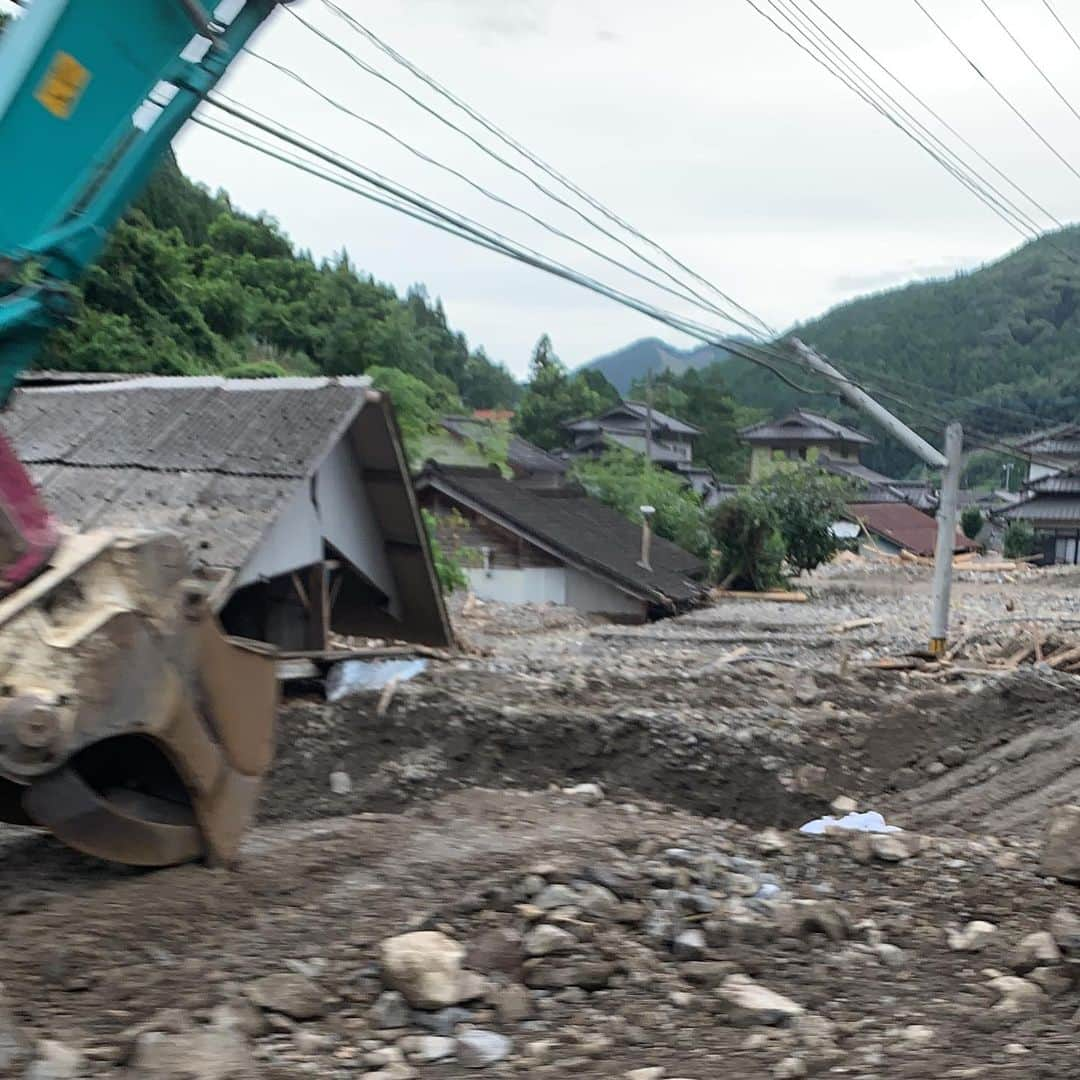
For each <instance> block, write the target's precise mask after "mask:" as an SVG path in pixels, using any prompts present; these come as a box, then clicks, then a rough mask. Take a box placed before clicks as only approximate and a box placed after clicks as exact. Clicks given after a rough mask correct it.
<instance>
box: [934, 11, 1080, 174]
mask: <svg viewBox="0 0 1080 1080" xmlns="http://www.w3.org/2000/svg"><path fill="white" fill-rule="evenodd" d="M913 3H914V4H915V6H916V7H917V8H918V9H919V10H920V11H921V12H922V13H923V14H924V15H925V16H926V17H927V18H928V19H929V20H930V22H931V23H933V25H934V26H935V27H936V28H937V30H938V32H939V33H940V34H941V36H942V37H943V38H944V39H945V40H946V41H947V42H948V43H949V44H950V45H951V46H952V47H953V48H954V49H955V50H956V52H957V53H958V54H959V55H960V56H961V58H962V59H963V60H964V61H965V62H966V63H967V64H968V65H969V66H970V68H971V70H972V71H974V72H975V74H976V75H978V76H979V78H980V79H982V81H983V82H984V83H986V85H987V86H989V87H990V89H991V90H993V92H994V94H995V95H996V96H997V97H998V98H999V99H1000V100H1001V101H1002V102H1003V103H1004V104H1005V105H1006V106H1008V108H1009V110H1010V111H1011V112H1012V113H1013V115H1015V116H1016V117H1017V119H1018V120H1020V122H1021V123H1022V124H1023V125H1024V127H1026V128H1027V129H1028V131H1030V132H1031V133H1032V134H1033V135H1034V136H1035V137H1036V138H1037V139H1038V140H1039V142H1041V143H1042V144H1043V146H1045V147H1046V149H1047V150H1049V151H1050V153H1052V154H1053V155H1054V157H1056V158H1057V159H1058V161H1060V162H1061V164H1062V165H1064V166H1065V168H1066V169H1068V170H1069V172H1071V173H1072V174H1073V176H1075V177H1076V178H1077V180H1080V171H1078V170H1077V168H1076V166H1074V165H1073V164H1072V162H1071V161H1069V159H1068V158H1067V157H1065V155H1064V154H1062V153H1061V151H1060V150H1058V148H1057V147H1056V146H1054V144H1053V143H1052V142H1050V140H1049V139H1048V138H1047V137H1046V136H1045V135H1044V134H1043V133H1042V132H1041V131H1040V130H1039V129H1038V128H1037V127H1036V126H1035V125H1034V124H1033V123H1032V122H1031V121H1030V120H1029V119H1028V118H1027V117H1026V116H1025V115H1024V114H1023V113H1022V112H1021V111H1020V109H1019V108H1017V106H1016V105H1014V104H1013V103H1012V101H1011V100H1010V99H1009V98H1008V97H1007V96H1006V95H1005V93H1004V92H1003V91H1002V90H1001V89H1000V88H999V87H998V85H997V83H995V82H994V81H993V80H992V79H991V78H990V77H989V76H988V75H987V74H986V73H985V72H984V71H983V70H982V68H980V67H979V65H978V64H976V63H975V61H974V60H972V59H971V57H970V56H968V54H967V53H966V52H964V50H963V48H962V47H961V46H960V44H959V43H958V42H957V41H956V39H955V38H954V37H953V36H952V35H951V34H950V33H949V32H948V30H946V29H945V27H944V26H942V25H941V23H940V22H938V20H937V19H935V18H934V16H933V15H932V14H931V13H930V11H929V10H928V9H927V8H926V6H925V5H924V4H923V2H922V0H913Z"/></svg>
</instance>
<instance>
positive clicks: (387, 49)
mask: <svg viewBox="0 0 1080 1080" xmlns="http://www.w3.org/2000/svg"><path fill="white" fill-rule="evenodd" d="M323 4H324V5H325V6H326V7H327V8H328V9H329V10H330V11H332V12H333V13H334V14H335V15H337V16H338V17H339V18H340V19H342V20H344V21H345V22H346V23H347V24H348V25H349V26H351V27H352V28H353V29H354V30H355V31H356V32H357V33H359V34H361V35H362V36H363V37H365V38H366V39H367V40H368V41H370V42H371V44H373V45H374V46H375V47H376V48H377V49H379V50H380V51H381V52H383V53H384V54H385V55H386V56H388V57H389V58H390V59H392V60H393V61H394V62H395V63H397V64H400V65H401V66H402V67H404V68H405V69H406V70H407V71H409V72H410V73H411V74H412V75H413V76H415V77H416V78H417V79H419V80H420V81H421V82H423V83H425V84H426V85H427V86H429V87H430V88H431V89H432V90H434V91H435V92H436V93H437V94H439V95H440V96H441V97H443V98H445V99H446V100H447V101H449V102H450V103H451V104H452V105H454V107H455V108H457V109H460V110H461V111H462V112H464V113H465V114H466V115H467V116H469V117H470V118H471V119H472V120H474V121H475V122H476V123H478V124H479V125H480V126H481V127H483V128H484V129H485V130H486V131H488V132H489V133H490V134H492V135H494V136H495V137H496V138H497V139H499V140H500V141H501V142H502V143H503V144H504V145H506V146H508V147H510V148H511V149H512V150H514V151H516V152H517V153H518V154H520V155H521V156H522V157H524V158H525V159H526V160H527V161H529V162H531V163H532V164H533V165H534V166H536V168H538V169H540V170H541V171H542V172H543V173H545V174H546V175H547V176H549V177H550V178H551V179H552V180H554V181H555V182H556V183H558V184H559V185H561V186H562V187H563V188H565V189H566V190H567V191H570V192H571V193H572V194H574V195H576V196H577V197H578V198H579V199H582V200H583V201H584V202H586V203H588V205H589V206H591V207H592V208H593V209H594V210H596V211H598V212H599V213H600V214H602V215H603V216H604V217H606V218H607V219H608V220H609V221H611V222H612V223H613V224H615V225H618V226H619V227H620V228H622V229H625V230H626V231H627V232H628V233H630V234H631V235H632V236H634V237H636V238H637V239H638V240H641V241H642V242H643V243H645V244H647V245H648V246H649V247H651V248H652V249H653V250H654V251H656V252H658V253H659V254H661V255H663V256H664V257H665V258H666V259H668V260H669V261H670V262H671V263H672V264H673V265H675V266H677V267H678V268H679V269H680V270H682V271H683V272H684V273H687V274H689V275H690V276H691V277H692V278H694V279H695V280H696V281H698V282H699V283H700V284H702V285H704V286H705V287H706V288H707V289H710V290H712V291H713V292H715V293H716V294H717V295H718V296H720V297H722V298H723V299H724V300H725V301H726V302H727V303H729V304H732V305H733V306H734V307H736V308H738V309H739V310H740V311H742V312H743V314H745V315H747V316H749V317H750V318H752V319H753V320H754V321H755V322H759V323H760V324H761V326H762V328H763V329H764V330H765V331H766V332H767V333H768V334H769V335H770V336H772V337H776V336H777V333H776V331H775V330H774V329H773V328H772V327H770V326H769V325H768V324H767V323H765V322H764V321H762V320H761V319H760V318H759V317H758V316H757V315H755V314H754V313H753V312H752V311H750V310H748V309H747V308H745V307H743V306H742V305H741V304H740V303H738V301H736V300H735V299H734V298H733V297H731V296H729V295H728V294H727V293H726V292H724V291H723V290H722V289H720V288H718V287H717V286H716V285H715V284H714V283H713V282H711V281H709V280H708V279H707V278H705V277H703V276H702V275H701V274H700V273H698V272H697V271H696V270H694V269H693V268H692V267H690V266H688V265H687V264H686V263H684V262H682V261H681V260H680V259H679V258H678V257H677V256H675V255H673V254H672V253H671V251H669V250H668V249H667V248H666V247H664V246H663V245H661V244H659V243H658V242H657V241H655V240H653V239H651V238H650V237H649V236H647V235H646V234H645V233H643V232H641V231H640V230H639V229H637V228H636V227H635V226H634V225H632V224H631V223H630V222H628V221H626V220H625V219H624V218H622V217H620V216H619V215H618V214H616V213H615V211H613V210H611V209H610V208H608V207H607V206H605V205H604V204H603V203H602V202H600V200H598V199H596V198H595V197H594V196H592V195H590V194H589V192H587V191H585V190H584V189H583V188H581V187H580V186H579V185H578V184H576V183H574V181H573V180H571V179H569V178H568V177H567V176H566V175H565V174H563V173H561V172H559V171H558V170H557V169H555V168H554V166H552V165H549V164H548V163H547V162H546V161H544V159H543V158H541V157H540V156H539V155H537V154H535V153H534V152H533V151H531V150H530V149H529V148H528V147H527V146H524V145H523V144H522V143H521V142H520V141H518V140H517V139H515V138H514V137H513V136H512V135H509V134H508V133H507V132H506V131H504V130H503V129H502V128H500V127H498V126H497V125H496V124H495V123H493V122H492V121H491V120H489V119H487V117H485V116H484V115H483V114H482V113H480V112H479V111H478V110H477V109H475V108H474V107H473V106H471V105H469V104H468V103H467V102H465V101H463V100H462V99H461V98H460V97H458V96H457V95H456V94H454V93H453V92H452V91H450V90H448V89H447V88H446V87H445V86H443V85H442V84H440V83H439V82H438V81H437V80H436V79H435V78H434V77H433V76H431V75H429V74H428V73H427V72H425V71H424V70H423V69H421V68H420V67H418V66H417V65H416V64H414V63H413V62H412V61H411V60H409V59H408V58H407V57H405V56H403V55H402V54H401V53H400V52H398V51H397V50H396V49H395V48H393V46H391V45H390V44H388V43H387V42H386V41H384V40H383V39H382V38H380V37H379V36H378V35H377V34H376V33H375V32H374V31H373V30H371V29H369V28H368V27H367V26H365V25H364V24H363V23H361V22H360V21H359V20H358V19H356V18H355V16H353V15H351V14H350V13H349V12H347V11H345V10H344V9H342V8H341V7H339V6H338V5H337V4H335V3H333V2H332V0H323Z"/></svg>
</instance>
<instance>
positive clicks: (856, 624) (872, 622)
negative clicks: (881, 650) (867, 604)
mask: <svg viewBox="0 0 1080 1080" xmlns="http://www.w3.org/2000/svg"><path fill="white" fill-rule="evenodd" d="M884 621H885V620H884V619H880V618H870V619H849V620H848V621H847V622H842V623H838V624H837V625H836V626H833V627H830V629H831V630H832V632H833V633H834V634H847V633H849V632H850V631H852V630H863V629H865V628H866V627H868V626H880V625H881V623H883V622H884Z"/></svg>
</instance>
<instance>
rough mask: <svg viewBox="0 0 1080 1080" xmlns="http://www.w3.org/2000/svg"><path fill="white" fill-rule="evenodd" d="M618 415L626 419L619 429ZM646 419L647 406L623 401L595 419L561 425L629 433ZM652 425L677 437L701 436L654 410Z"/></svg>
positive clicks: (569, 429) (688, 427) (671, 417)
mask: <svg viewBox="0 0 1080 1080" xmlns="http://www.w3.org/2000/svg"><path fill="white" fill-rule="evenodd" d="M620 414H622V415H623V416H625V417H626V420H624V422H623V426H622V427H621V428H620V425H619V423H618V420H617V418H618V416H619V415H620ZM648 418H649V406H648V405H647V404H645V403H644V402H641V401H624V402H622V403H620V404H619V405H615V406H614V407H613V408H610V409H608V411H607V412H605V413H601V414H600V415H599V416H597V417H596V418H591V417H583V418H582V419H580V420H571V421H569V422H567V423H565V424H563V427H564V428H566V429H567V430H568V431H583V432H584V431H597V430H599V429H600V428H612V429H620V430H624V431H626V432H627V433H629V432H631V431H632V432H638V431H640V430H641V428H642V426H643V425H644V424H647V423H648ZM605 421H608V422H605ZM635 421H637V422H635ZM652 423H653V427H654V428H655V429H656V430H657V431H663V430H665V429H666V430H667V431H673V432H675V433H676V434H679V435H700V434H701V428H696V427H694V426H693V425H692V424H687V423H685V422H684V421H682V420H679V419H677V418H676V417H674V416H668V414H667V413H663V412H661V411H660V410H659V409H655V408H654V409H653V410H652Z"/></svg>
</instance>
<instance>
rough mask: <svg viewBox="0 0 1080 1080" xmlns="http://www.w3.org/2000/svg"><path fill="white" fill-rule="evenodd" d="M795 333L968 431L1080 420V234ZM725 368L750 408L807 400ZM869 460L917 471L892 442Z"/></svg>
mask: <svg viewBox="0 0 1080 1080" xmlns="http://www.w3.org/2000/svg"><path fill="white" fill-rule="evenodd" d="M793 332H794V333H797V334H798V335H799V336H800V337H802V338H803V340H805V341H806V342H808V343H809V344H811V345H814V346H815V347H817V348H818V349H820V350H821V351H822V352H824V353H826V354H827V355H829V356H830V357H831V358H832V359H834V360H835V361H836V362H837V364H839V365H840V366H841V367H845V368H846V370H848V371H850V373H851V374H852V376H853V377H854V378H856V379H858V378H859V377H860V376H863V377H867V378H870V379H871V380H873V379H874V378H875V375H883V376H885V377H887V378H888V379H889V380H893V381H889V382H884V381H883V382H882V384H881V385H883V386H885V387H886V388H887V389H890V390H893V391H894V392H896V393H897V394H899V395H900V396H902V397H906V398H909V399H911V400H913V401H917V402H918V403H920V404H923V405H927V404H928V405H930V406H932V407H933V408H934V409H935V411H938V412H942V413H948V414H949V415H954V414H955V415H956V416H957V417H958V418H959V419H960V420H961V421H963V422H964V423H965V424H966V425H968V426H969V427H973V428H979V429H981V430H983V431H986V432H992V433H994V434H1006V433H1010V432H1019V431H1024V430H1028V429H1030V428H1032V427H1034V426H1036V425H1037V421H1036V419H1035V417H1038V418H1042V419H1045V422H1046V423H1047V424H1049V423H1052V422H1054V421H1057V420H1065V419H1074V418H1075V417H1076V415H1077V411H1078V409H1080V229H1077V228H1071V229H1067V230H1065V231H1063V232H1059V233H1057V234H1055V235H1053V236H1049V237H1046V238H1044V239H1041V240H1037V241H1034V242H1032V243H1030V244H1028V245H1026V246H1025V247H1023V248H1021V249H1020V250H1019V251H1016V252H1014V253H1013V254H1011V255H1009V256H1007V257H1006V258H1004V259H1002V260H1001V261H1000V262H997V263H994V264H992V265H990V266H987V267H984V268H982V269H980V270H977V271H975V272H973V273H970V274H964V275H959V276H957V277H954V278H952V279H949V280H943V281H931V282H923V283H919V284H916V285H909V286H907V287H906V288H903V289H897V290H895V291H892V292H888V293H882V294H878V295H874V296H868V297H864V298H862V299H859V300H855V301H852V302H851V303H848V304H844V305H842V306H840V307H838V308H835V309H834V310H832V311H830V312H828V313H827V314H825V315H824V316H822V317H821V318H819V319H816V320H814V321H813V322H810V323H807V324H805V325H803V326H800V327H797V328H796V329H795V330H794V331H793ZM867 372H869V373H870V374H869V375H867ZM724 373H725V377H726V379H727V381H728V384H729V386H730V387H731V389H732V391H733V392H734V394H735V396H736V397H737V398H738V399H739V401H740V402H742V403H744V404H746V405H751V406H759V407H763V408H766V409H769V410H770V411H772V412H774V413H777V412H780V411H781V410H784V409H787V408H789V407H791V406H792V405H794V404H795V403H796V401H802V402H803V403H808V401H807V399H806V398H805V397H802V396H800V395H799V394H797V393H796V392H795V391H794V390H792V389H791V388H789V387H787V386H785V385H784V384H783V383H781V382H780V381H779V380H778V379H776V377H775V376H773V375H772V374H770V373H769V372H767V371H764V370H762V369H760V368H755V367H753V366H752V365H750V364H748V363H747V362H746V361H743V360H732V361H730V362H729V363H728V364H726V365H725V368H724ZM800 381H803V382H811V381H812V380H810V379H809V378H805V379H800ZM817 385H820V383H819V384H817ZM947 395H958V396H960V397H962V398H964V399H971V400H963V401H957V400H954V399H953V398H951V397H949V396H947ZM889 404H890V406H891V407H892V406H893V405H894V403H892V402H889ZM995 406H1001V407H1003V408H1004V409H1006V410H1011V411H1006V412H1003V411H999V409H997V408H995ZM813 407H814V408H817V409H819V410H823V411H827V412H829V413H831V414H833V415H837V416H840V415H847V416H849V417H850V416H851V413H850V410H845V409H844V407H842V406H840V405H839V404H837V403H836V402H835V401H832V400H831V399H829V398H819V399H813ZM898 411H900V412H903V409H902V408H900V409H898ZM1017 413H1022V414H1034V415H1033V416H1026V415H1016V414H1017ZM906 418H907V419H909V420H910V419H913V417H910V416H909V417H906ZM864 426H865V424H864ZM922 426H924V427H925V424H923V425H922ZM869 459H871V460H873V461H875V462H876V464H878V466H879V467H881V468H884V469H885V471H892V472H894V473H896V472H902V471H903V470H904V469H905V468H906V467H908V466H909V465H910V464H911V459H910V458H909V457H907V456H906V455H905V454H904V452H903V451H901V450H900V449H899V448H897V447H894V446H889V445H883V446H882V447H879V448H877V449H876V450H875V451H872V452H871V453H870V455H869Z"/></svg>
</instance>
